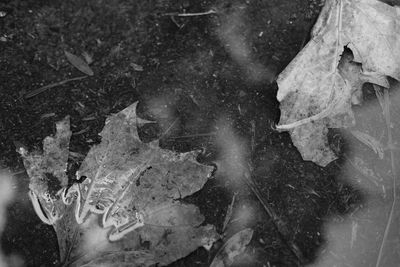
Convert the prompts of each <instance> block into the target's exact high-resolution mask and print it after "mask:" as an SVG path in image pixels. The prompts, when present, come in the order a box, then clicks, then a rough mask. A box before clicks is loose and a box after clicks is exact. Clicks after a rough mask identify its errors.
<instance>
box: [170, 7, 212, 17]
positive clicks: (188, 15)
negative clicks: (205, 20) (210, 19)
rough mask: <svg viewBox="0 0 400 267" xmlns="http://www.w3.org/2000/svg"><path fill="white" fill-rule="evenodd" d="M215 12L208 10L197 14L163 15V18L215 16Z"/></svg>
mask: <svg viewBox="0 0 400 267" xmlns="http://www.w3.org/2000/svg"><path fill="white" fill-rule="evenodd" d="M216 13H217V11H215V10H212V9H211V10H208V11H205V12H198V13H177V12H173V13H165V14H163V16H177V17H195V16H205V15H210V14H216Z"/></svg>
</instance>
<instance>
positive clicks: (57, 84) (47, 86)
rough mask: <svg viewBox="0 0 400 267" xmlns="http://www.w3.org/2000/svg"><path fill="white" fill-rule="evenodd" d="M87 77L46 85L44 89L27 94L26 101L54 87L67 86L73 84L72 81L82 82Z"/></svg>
mask: <svg viewBox="0 0 400 267" xmlns="http://www.w3.org/2000/svg"><path fill="white" fill-rule="evenodd" d="M86 77H88V76H79V77H75V78H71V79H66V80H63V81H60V82H56V83H52V84H48V85H45V86H43V87H40V88H37V89H35V90H33V91H30V92H29V93H27V94H25V96H24V97H25V99H28V98H31V97H34V96H36V95H38V94H41V93H43V92H44V91H46V90H48V89H51V88H53V87H57V86H60V85H63V84H66V83H69V82H72V81H78V80H82V79H84V78H86Z"/></svg>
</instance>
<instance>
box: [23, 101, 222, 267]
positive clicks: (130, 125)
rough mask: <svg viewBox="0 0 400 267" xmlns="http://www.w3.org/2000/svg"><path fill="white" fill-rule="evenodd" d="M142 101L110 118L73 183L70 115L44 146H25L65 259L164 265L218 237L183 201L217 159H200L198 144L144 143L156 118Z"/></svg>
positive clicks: (40, 210) (35, 193)
mask: <svg viewBox="0 0 400 267" xmlns="http://www.w3.org/2000/svg"><path fill="white" fill-rule="evenodd" d="M136 106H137V103H135V104H133V105H131V106H129V107H127V108H126V109H124V110H122V111H121V112H119V113H117V114H115V115H112V116H111V117H110V118H108V119H107V121H106V124H105V126H104V128H103V130H102V131H101V133H100V135H101V137H102V141H101V143H100V144H98V145H95V146H93V147H92V148H91V149H90V151H89V152H88V154H87V155H86V158H85V159H84V161H83V163H82V165H81V167H80V169H79V171H78V172H77V173H76V179H78V180H79V183H75V184H74V185H72V186H71V187H68V186H67V184H66V181H65V178H66V176H65V175H66V174H65V171H66V168H65V167H66V162H67V159H68V144H69V138H70V136H71V132H70V130H69V120H68V118H67V119H66V120H64V121H62V122H59V123H58V124H57V133H56V135H55V136H54V137H47V138H46V139H45V142H44V143H45V145H44V152H43V153H39V152H32V153H28V152H27V151H26V150H25V149H23V148H20V153H21V154H22V156H23V158H24V165H25V167H26V169H27V172H28V175H29V177H30V189H31V199H32V203H34V206H35V210H36V212H37V214H38V215H39V217H40V218H41V219H42V220H43V221H44V222H46V223H48V224H51V225H53V227H54V229H55V231H56V234H57V238H58V243H59V248H60V258H61V260H62V262H63V263H64V264H66V265H67V264H68V265H69V266H82V265H83V266H99V265H103V266H150V265H154V264H158V265H159V266H165V265H168V264H170V263H171V262H174V261H176V260H178V259H180V258H182V257H185V256H187V255H188V254H190V253H191V252H193V251H194V250H196V249H197V248H199V247H201V246H204V247H206V248H209V247H210V246H211V245H212V244H213V243H214V242H215V241H216V240H217V239H218V238H219V235H218V234H217V233H216V231H215V227H214V226H212V225H203V222H204V217H203V216H202V215H201V213H200V211H199V209H198V208H197V207H196V206H194V205H192V204H185V203H182V202H180V199H182V198H184V197H186V196H189V195H191V194H193V193H195V192H196V191H198V190H200V189H201V188H202V187H203V185H204V184H205V182H206V181H207V179H208V177H209V176H210V175H211V172H212V170H213V167H211V166H206V165H203V164H200V163H198V162H197V161H196V157H197V155H198V153H199V152H197V151H194V152H187V153H177V152H173V151H169V150H165V149H162V148H160V147H159V146H158V141H154V142H151V143H143V142H142V141H141V140H140V138H139V135H138V133H137V126H138V125H141V124H145V123H150V122H148V121H145V120H142V119H140V118H138V117H137V116H136ZM46 140H47V141H46ZM61 166H62V168H61ZM48 173H50V174H52V175H51V176H49V175H47V174H48ZM50 185H53V186H54V185H55V187H56V189H57V190H50Z"/></svg>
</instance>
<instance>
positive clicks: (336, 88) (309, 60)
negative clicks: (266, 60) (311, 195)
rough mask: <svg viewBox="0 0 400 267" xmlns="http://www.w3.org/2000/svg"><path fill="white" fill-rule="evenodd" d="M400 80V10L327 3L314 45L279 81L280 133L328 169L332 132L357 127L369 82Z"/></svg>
mask: <svg viewBox="0 0 400 267" xmlns="http://www.w3.org/2000/svg"><path fill="white" fill-rule="evenodd" d="M387 76H389V77H392V78H394V79H397V80H400V16H399V8H398V7H392V6H389V5H387V4H384V3H382V2H379V1H375V0H351V1H350V0H327V1H326V3H325V6H324V8H323V9H322V11H321V14H320V16H319V18H318V20H317V22H316V24H315V26H314V28H313V31H312V34H311V40H310V42H309V43H308V44H307V45H306V46H305V47H304V48H303V50H302V51H300V53H299V54H298V55H297V56H296V57H295V58H294V59H293V61H292V62H291V63H290V64H289V65H288V66H287V67H286V69H285V70H284V71H283V72H282V73H281V74H280V75H279V77H278V80H277V83H278V86H279V91H278V94H277V99H278V100H279V102H280V103H281V118H280V121H279V125H278V126H277V129H279V130H283V131H289V132H290V135H291V138H292V141H293V143H294V145H295V146H296V147H297V148H298V150H299V151H300V153H301V155H302V157H303V159H305V160H311V161H313V162H315V163H317V164H319V165H321V166H326V165H327V164H328V163H330V162H331V161H332V160H334V159H336V155H335V154H334V152H333V151H332V150H331V149H330V148H329V146H328V140H327V133H328V128H346V127H350V126H353V125H354V123H355V122H354V115H353V112H352V109H351V106H352V104H359V103H360V102H361V96H362V90H361V89H362V85H363V84H364V83H366V82H369V83H373V84H377V85H380V86H383V87H388V86H389V83H388V80H387Z"/></svg>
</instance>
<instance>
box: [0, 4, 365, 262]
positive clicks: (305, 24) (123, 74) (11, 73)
mask: <svg viewBox="0 0 400 267" xmlns="http://www.w3.org/2000/svg"><path fill="white" fill-rule="evenodd" d="M320 8H321V2H320V1H311V0H310V1H304V0H271V1H239V0H238V1H224V0H220V1H218V0H217V1H196V0H193V1H190V0H181V1H168V0H157V1H156V0H152V1H147V0H146V1H124V0H111V1H101V0H88V1H59V0H54V1H45V0H42V1H36V0H35V1H18V0H11V1H5V2H4V1H3V2H2V3H1V4H0V11H4V12H5V14H6V15H5V16H3V17H1V18H0V29H1V36H0V37H1V42H0V50H1V57H0V81H1V82H0V131H1V134H0V151H1V153H0V159H1V165H2V166H3V167H7V168H11V169H12V170H14V171H15V172H18V171H22V170H23V167H22V162H21V159H20V157H19V156H18V154H17V153H16V152H15V143H16V142H19V143H22V144H24V145H25V146H27V147H28V148H29V149H33V148H39V147H40V146H41V141H42V139H43V138H44V137H45V136H47V135H49V134H52V133H53V132H54V129H53V127H54V124H55V122H56V121H58V120H59V119H61V118H63V117H65V116H66V115H70V116H71V122H72V131H73V132H74V135H73V137H72V141H71V142H72V144H71V148H70V150H71V151H73V152H75V154H74V155H75V157H74V158H73V159H71V162H70V163H71V164H70V169H69V172H70V174H71V177H72V176H73V172H74V171H75V170H76V169H77V168H78V167H79V164H80V160H82V157H80V155H85V153H87V151H88V149H89V148H90V146H91V145H93V144H95V143H97V142H98V141H99V137H98V135H97V134H98V133H99V131H100V130H101V129H102V127H103V125H104V120H105V118H106V117H107V116H108V115H110V114H112V113H115V112H118V111H120V110H121V109H123V108H124V107H126V106H128V105H129V104H131V103H133V102H135V101H139V103H140V104H139V114H140V116H142V117H144V118H147V119H153V120H156V121H157V122H158V124H157V126H156V127H154V126H153V127H144V128H142V129H141V136H142V138H143V140H151V139H154V138H161V144H162V146H163V147H165V148H168V149H172V150H176V151H188V150H192V149H201V150H202V151H203V153H202V156H201V158H199V160H200V161H202V162H205V163H208V164H214V162H215V160H216V159H219V154H218V153H219V152H218V147H217V146H216V144H215V138H214V136H215V132H216V131H217V130H218V129H217V128H218V121H220V120H221V118H224V120H225V121H227V122H228V124H230V125H231V127H232V129H233V131H234V133H235V134H236V135H237V136H238V137H239V138H240V140H243V143H244V144H246V146H247V147H248V148H249V149H248V151H247V152H246V153H247V161H248V162H247V163H248V174H249V176H250V177H251V179H252V180H253V181H254V185H255V186H256V187H257V188H258V190H259V192H260V195H261V198H262V199H263V201H264V202H265V203H268V205H269V206H270V207H271V208H272V209H273V211H274V213H275V215H276V217H277V218H275V219H274V218H271V217H270V216H269V215H268V214H267V213H266V212H265V210H264V209H263V207H262V205H261V204H260V201H259V199H257V198H256V197H255V196H254V194H253V193H252V191H251V190H249V189H248V188H247V187H246V186H243V185H244V184H245V182H243V181H241V182H239V183H235V182H234V181H232V180H230V179H222V178H221V177H222V176H224V172H222V173H221V172H219V170H217V171H216V172H215V175H214V178H212V179H211V180H210V181H209V182H208V183H207V184H206V186H205V188H204V189H203V190H201V191H200V192H198V193H197V194H195V195H194V196H192V197H190V198H189V199H187V201H188V202H193V203H196V205H198V206H199V207H200V209H201V211H202V213H203V214H204V215H205V218H206V222H207V223H212V224H214V225H216V227H217V228H218V230H219V231H221V229H222V224H223V221H224V216H225V214H226V210H227V207H228V205H229V204H230V202H231V200H232V195H233V192H237V193H238V195H237V200H236V203H237V206H238V207H239V208H240V207H242V208H243V209H246V207H250V209H253V210H254V212H253V213H252V215H251V218H252V219H249V220H244V221H242V222H240V221H239V222H236V224H237V225H236V226H235V223H233V224H232V225H233V226H231V229H230V231H232V232H235V229H236V230H237V229H240V227H243V226H246V227H252V228H253V229H254V230H255V234H254V236H253V239H252V242H251V244H250V246H249V247H250V248H249V251H248V254H247V255H252V257H249V258H245V259H243V261H241V262H239V263H238V265H237V266H298V265H304V264H306V263H309V262H312V261H313V260H315V258H316V257H317V252H318V251H319V249H320V248H321V246H322V245H323V244H324V241H325V238H324V236H323V235H322V230H321V229H322V226H323V223H324V221H325V220H326V219H327V218H328V217H329V216H331V215H333V214H346V213H348V212H350V211H351V210H353V208H354V206H355V205H357V203H360V202H361V201H362V195H361V194H360V193H359V192H357V191H356V190H355V189H353V188H352V187H350V186H349V185H347V184H344V183H342V182H339V181H338V180H337V179H336V177H337V175H338V174H339V173H340V168H341V161H340V160H339V161H337V162H334V163H332V164H331V165H329V166H328V167H327V168H324V169H323V168H320V167H318V166H316V165H314V164H312V163H309V162H304V161H303V160H302V159H301V157H300V155H299V153H298V152H297V150H296V149H295V148H294V146H293V145H292V143H291V140H290V138H289V135H288V134H287V133H278V132H276V131H274V130H273V127H272V126H273V125H274V124H275V123H277V122H278V119H279V105H278V103H277V101H276V99H275V95H276V91H277V86H276V83H275V82H274V78H275V76H276V74H277V73H279V72H280V71H281V70H282V69H284V67H285V66H286V65H287V64H288V63H289V62H290V60H291V59H292V58H293V57H294V56H295V55H296V54H297V52H298V51H299V50H300V49H301V48H302V46H303V45H304V44H305V43H306V42H307V40H308V38H309V32H310V29H311V27H312V25H313V23H314V21H315V19H316V17H317V16H318V12H319V10H320ZM208 10H215V11H216V13H215V14H209V15H204V16H192V17H179V16H173V14H172V15H171V14H170V13H191V12H204V11H208ZM64 50H66V51H69V52H71V53H74V54H76V55H81V54H82V53H84V52H86V53H87V54H89V55H90V56H91V57H92V58H93V63H92V64H91V65H90V66H91V68H92V69H93V71H94V73H95V75H94V76H92V77H87V78H85V79H82V80H79V81H74V82H70V83H67V84H65V85H62V86H57V87H54V88H51V89H48V90H46V91H44V92H42V93H40V94H38V95H35V96H33V97H30V98H26V97H25V96H26V94H27V93H28V92H30V91H32V90H34V89H36V88H39V87H41V86H44V85H47V84H51V83H55V82H58V81H62V80H65V79H69V78H73V77H78V76H81V75H82V74H81V73H80V72H79V71H78V70H76V69H74V68H73V67H72V66H71V65H69V64H68V62H67V61H66V59H65V56H64ZM132 63H134V64H132ZM137 65H139V66H141V67H142V69H141V68H140V67H138V66H137ZM166 110H168V111H169V112H172V115H171V116H165V112H166ZM171 110H172V111H171ZM171 118H173V120H171ZM167 129H168V131H166V130H167ZM338 142H339V143H340V139H339V141H338ZM221 166H222V165H219V167H221ZM222 167H223V166H222ZM228 168H229V166H228ZM225 173H229V170H228V171H227V172H225ZM16 182H17V192H18V193H17V198H16V200H15V202H14V203H13V204H12V205H11V206H10V207H9V209H8V211H9V213H8V218H7V220H8V221H7V225H6V228H5V231H4V234H3V236H2V248H3V250H4V252H5V253H6V254H8V255H9V254H16V255H19V256H20V257H21V258H23V259H24V261H25V264H26V266H53V265H57V264H58V250H57V242H56V237H55V233H54V231H53V229H52V228H51V227H50V226H47V225H44V224H42V223H41V222H40V221H39V219H38V218H37V217H36V215H35V214H34V212H33V209H32V207H31V205H30V203H29V199H28V197H27V192H28V183H29V180H28V178H27V177H26V175H25V174H24V173H19V174H17V175H16ZM277 225H278V227H277ZM221 245H222V243H217V245H216V248H214V249H212V250H211V251H210V252H207V251H205V250H204V249H199V250H198V251H196V252H194V253H192V254H191V255H190V256H188V257H187V258H185V259H182V260H180V261H178V262H176V263H174V264H172V266H208V265H209V264H210V262H211V260H212V259H213V256H214V255H215V253H216V251H217V250H218V247H219V246H221Z"/></svg>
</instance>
